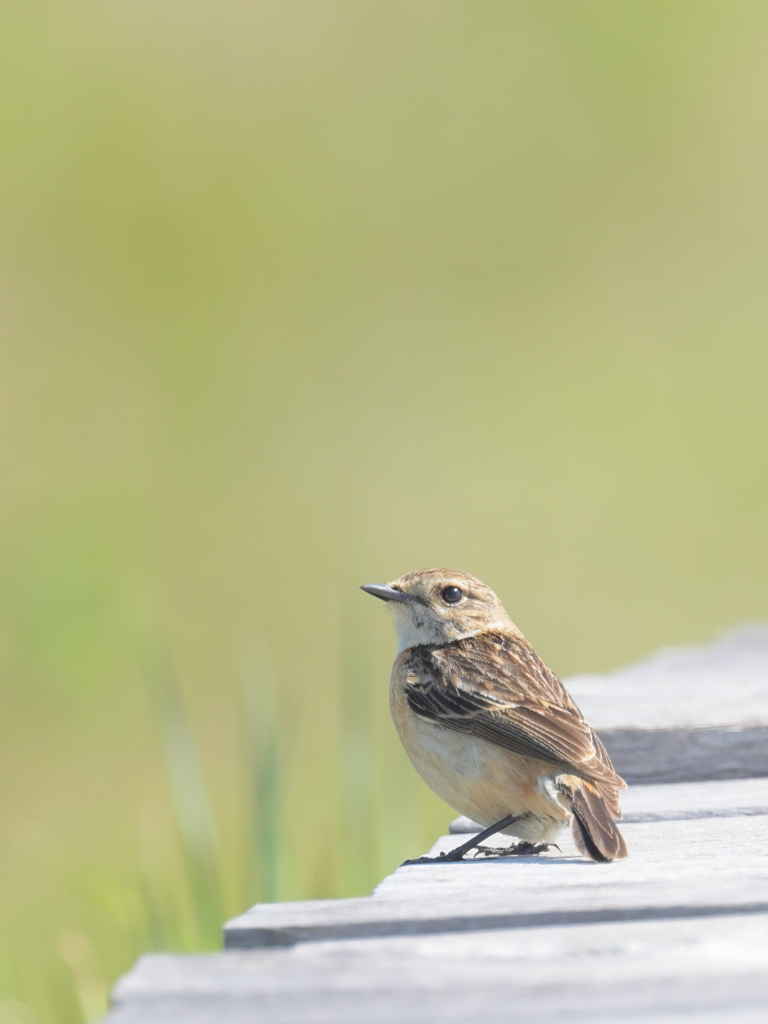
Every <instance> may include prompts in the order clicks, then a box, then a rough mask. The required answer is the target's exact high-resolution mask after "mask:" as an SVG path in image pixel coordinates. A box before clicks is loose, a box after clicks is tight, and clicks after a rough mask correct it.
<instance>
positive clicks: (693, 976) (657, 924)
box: [109, 914, 768, 1024]
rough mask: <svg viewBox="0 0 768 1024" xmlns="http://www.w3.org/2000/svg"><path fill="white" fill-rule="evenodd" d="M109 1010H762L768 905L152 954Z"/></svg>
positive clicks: (545, 1018)
mask: <svg viewBox="0 0 768 1024" xmlns="http://www.w3.org/2000/svg"><path fill="white" fill-rule="evenodd" d="M115 999H116V1003H117V1005H116V1008H115V1010H114V1011H113V1013H112V1014H111V1015H110V1018H109V1021H110V1024H133V1022H138V1021H142V1022H144V1024H161V1022H164V1024H175V1022H177V1021H178V1022H180V1021H184V1022H187V1024H213V1022H218V1021H224V1022H231V1024H239V1022H245V1021H249V1022H253V1024H262V1022H263V1024H267V1022H269V1024H289V1022H290V1024H326V1022H328V1024H330V1022H335V1024H357V1022H359V1021H361V1020H365V1021H369V1022H372V1024H378V1022H381V1024H384V1022H394V1021H397V1022H398V1024H430V1022H435V1024H437V1022H441V1024H442V1022H456V1024H458V1022H469V1021H472V1022H475V1021H477V1020H478V1019H484V1020H486V1021H488V1022H490V1024H494V1022H499V1024H501V1022H504V1024H507V1022H508V1021H510V1020H530V1021H533V1022H540V1024H545V1022H547V1024H548V1022H552V1024H554V1022H555V1021H559V1020H561V1019H564V1018H565V1019H568V1020H569V1021H598V1022H605V1024H609V1022H611V1024H612V1022H615V1021H616V1020H627V1021H633V1022H637V1024H646V1022H647V1024H650V1022H651V1021H652V1022H654V1024H660V1022H662V1024H663V1022H665V1021H668V1022H673V1021H674V1022H675V1024H682V1022H683V1021H686V1020H688V1021H692V1020H695V1021H696V1022H697V1024H725V1022H730V1021H735V1022H738V1024H753V1022H754V1024H756V1022H758V1021H760V1022H761V1024H762V1022H764V1021H765V1019H766V1016H765V1015H766V1009H765V1007H766V1004H767V1003H768V914H755V915H750V916H734V917H731V916H723V917H719V918H715V919H709V920H707V921H706V922H702V921H701V920H700V919H697V920H676V921H642V922H637V921H635V922H621V923H598V924H591V925H584V924H581V925H570V926H559V927H546V928H530V929H525V930H524V931H521V930H503V929H502V930H498V931H477V932H472V933H465V934H449V935H430V936H398V937H390V938H378V939H362V940H360V939H357V940H339V941H336V942H308V943H301V944H299V945H297V946H294V947H291V948H290V949H263V950H254V951H248V952H246V951H237V952H235V951H233V952H228V953H223V954H209V955H202V956H182V955H172V954H164V955H162V954H161V955H155V956H149V957H144V958H142V960H140V961H139V963H138V965H137V966H136V967H135V968H134V970H133V971H132V972H131V973H130V974H129V975H127V976H126V977H125V978H124V979H123V980H122V981H121V982H120V984H119V985H118V986H117V988H116V991H115Z"/></svg>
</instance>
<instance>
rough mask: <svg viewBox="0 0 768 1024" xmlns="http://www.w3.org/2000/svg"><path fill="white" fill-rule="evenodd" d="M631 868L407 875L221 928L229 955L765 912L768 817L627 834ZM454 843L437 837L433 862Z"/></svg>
mask: <svg viewBox="0 0 768 1024" xmlns="http://www.w3.org/2000/svg"><path fill="white" fill-rule="evenodd" d="M624 831H625V835H626V838H627V844H628V846H629V848H630V858H629V860H627V861H622V862H617V863H613V864H607V865H606V864H600V865H597V864H592V863H588V862H587V861H585V860H583V859H582V858H580V857H577V856H575V851H574V850H573V849H572V848H571V847H569V846H567V845H565V844H564V845H563V852H562V853H560V852H558V851H557V850H552V851H550V852H549V853H547V854H544V855H542V856H541V857H520V858H513V859H502V860H491V861H479V860H478V861H474V862H472V861H470V862H466V863H463V862H462V863H449V864H440V863H437V864H426V865H406V866H403V867H401V868H399V869H398V870H397V871H396V872H395V873H394V874H393V875H390V876H389V878H386V879H385V880H384V881H383V882H382V883H381V884H380V885H379V886H378V888H377V889H376V890H375V892H374V894H373V897H372V898H362V899H351V900H318V901H309V902H305V903H294V904H290V903H288V904H263V905H260V906H257V907H255V908H254V909H253V910H251V911H249V912H248V913H247V914H244V915H242V916H241V917H239V918H236V919H235V920H234V921H232V922H230V923H229V924H228V925H227V926H226V929H225V943H226V945H227V947H229V948H247V947H257V946H271V945H280V944H285V945H287V944H291V943H295V942H302V941H308V940H315V939H331V938H334V939H339V938H362V937H365V936H381V935H397V934H414V933H417V932H423V933H427V932H429V933H440V932H458V931H470V930H474V929H478V928H509V927H531V926H535V925H540V924H564V923H567V922H574V923H575V922H598V921H608V920H641V919H644V918H653V917H657V918H661V917H667V918H670V919H675V918H679V917H684V916H694V915H704V916H716V915H720V914H723V913H727V912H729V911H740V912H743V913H749V912H755V911H761V910H767V911H768V854H767V853H766V851H768V816H762V817H761V816H755V817H743V818H742V817H739V818H721V819H717V820H716V823H714V824H713V822H712V820H708V819H693V820H671V821H656V822H639V823H636V824H631V823H630V824H627V825H626V826H625V830H624ZM459 841H460V840H459V839H458V838H456V837H452V836H444V837H442V838H441V839H440V840H438V842H437V843H436V844H435V846H434V847H433V849H432V851H431V852H432V854H433V855H437V854H439V853H440V852H442V851H444V850H448V849H452V848H453V847H454V846H455V845H457V844H458V842H459Z"/></svg>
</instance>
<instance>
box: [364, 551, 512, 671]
mask: <svg viewBox="0 0 768 1024" xmlns="http://www.w3.org/2000/svg"><path fill="white" fill-rule="evenodd" d="M360 589H361V590H364V591H365V592H366V593H368V594H373V596H374V597H378V598H380V599H381V600H382V601H387V602H388V603H389V607H390V609H391V611H392V615H393V617H394V620H395V626H396V628H397V639H398V646H399V649H400V650H401V651H404V650H406V648H408V647H419V646H421V645H423V644H434V645H437V646H441V645H442V644H448V643H451V642H452V641H453V640H462V639H464V638H465V637H468V636H475V635H476V634H477V633H482V632H484V631H485V630H486V629H494V628H496V629H505V630H509V629H515V626H514V625H513V623H512V620H511V619H510V617H509V616H508V615H507V613H506V612H505V611H504V606H503V605H502V603H501V601H500V600H499V599H498V597H496V595H495V594H494V592H493V591H492V590H491V588H490V587H487V586H486V585H485V583H482V582H481V581H480V580H478V579H475V577H474V576H469V575H467V573H464V572H455V571H454V570H452V569H421V570H419V571H418V572H409V573H406V574H405V576H401V577H400V579H397V580H393V581H392V582H391V583H365V584H363V586H362V587H361V588H360Z"/></svg>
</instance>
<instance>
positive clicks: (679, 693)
mask: <svg viewBox="0 0 768 1024" xmlns="http://www.w3.org/2000/svg"><path fill="white" fill-rule="evenodd" d="M565 684H566V686H567V687H568V689H569V690H570V692H571V693H572V694H573V697H574V699H575V700H576V702H577V703H578V704H579V706H580V707H581V709H582V711H583V712H584V714H585V716H586V717H587V719H588V721H589V722H590V724H591V725H592V726H594V728H595V729H596V730H597V732H598V733H599V734H600V737H601V738H602V740H603V742H604V743H605V745H606V747H607V748H608V751H609V753H610V755H611V757H612V759H613V762H614V765H615V767H616V770H617V771H618V772H619V774H620V775H623V776H624V778H625V779H626V780H627V781H628V782H651V783H653V782H656V783H658V782H682V781H686V780H705V779H738V778H749V777H752V776H759V775H768V626H766V625H754V626H742V627H740V628H739V629H735V630H731V631H730V632H728V633H726V634H724V635H723V636H722V637H720V638H719V639H718V640H716V641H715V642H714V643H712V644H706V645H701V646H697V647H678V648H669V649H667V650H662V651H660V652H658V653H657V654H655V655H654V656H653V657H651V658H648V659H647V660H645V661H642V662H639V663H638V664H635V665H631V666H629V667H627V668H623V669H620V670H619V671H617V672H611V673H608V674H605V675H580V676H573V677H571V678H569V679H566V680H565Z"/></svg>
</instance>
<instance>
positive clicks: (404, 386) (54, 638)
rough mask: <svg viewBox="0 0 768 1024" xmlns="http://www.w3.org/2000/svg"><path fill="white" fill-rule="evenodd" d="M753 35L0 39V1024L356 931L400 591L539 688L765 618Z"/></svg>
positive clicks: (282, 18) (603, 17) (512, 24)
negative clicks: (477, 585)
mask: <svg viewBox="0 0 768 1024" xmlns="http://www.w3.org/2000/svg"><path fill="white" fill-rule="evenodd" d="M767 50H768V7H766V5H765V4H764V3H761V2H759V0H755V2H744V0H736V2H733V0H731V2H725V0H720V2H707V0H689V2H684V0H676V2H673V3H669V2H658V0H642V2H641V0H628V2H622V3H616V2H615V0H602V2H592V0H582V2H580V3H578V4H573V3H567V2H565V0H557V2H554V0H526V2H507V3H496V2H484V0H481V2H477V0H475V2H471V3H470V2H453V0H441V2H439V3H438V2H417V3H399V2H392V0H388V2H387V3H383V2H379V0H372V2H367V3H364V4H360V3H353V2H334V0H328V2H317V3H305V2H285V0H280V2H279V0H261V2H246V0H217V2H216V3H212V2H204V0H183V2H182V0H110V2H108V3H104V2H103V0H98V2H96V0H68V2H64V0H5V2H4V3H3V4H2V8H1V9H0V331H1V332H2V341H1V344H0V424H1V433H0V437H1V438H2V447H1V448H0V460H1V461H0V673H1V675H0V685H1V687H2V692H1V704H0V706H1V708H2V714H1V716H0V767H1V769H2V770H1V771H0V795H1V800H2V818H1V821H0V920H1V921H2V939H1V940H0V942H1V944H0V993H1V994H0V1024H30V1022H41V1024H47V1022H67V1024H69V1022H79V1021H81V1020H94V1019H97V1018H98V1017H99V1016H100V1015H101V1014H102V1013H103V1011H104V1007H105V1005H106V1003H105V999H106V993H107V991H108V988H109V986H110V984H111V983H112V981H113V979H114V978H115V977H116V975H117V974H119V973H120V972H121V971H123V970H125V969H126V968H127V967H128V966H129V965H130V963H131V962H132V961H133V959H134V958H135V957H136V956H137V955H138V954H139V953H140V952H141V951H142V950H144V949H148V948H180V949H198V948H211V947H215V945H216V944H217V942H218V927H219V924H220V922H221V920H222V919H223V918H224V917H226V916H228V915H234V914H235V913H237V912H239V911H241V910H243V909H244V908H245V907H246V906H247V905H248V903H249V902H253V901H255V900H256V899H274V898H279V899H295V898H306V897H326V896H337V895H347V894H354V893H363V892H366V891H368V890H370V888H371V887H372V886H373V885H374V884H375V883H376V882H377V881H378V880H379V879H380V878H381V876H382V875H383V874H385V873H386V872H388V871H390V870H391V869H392V868H393V867H394V866H395V865H396V864H397V863H398V862H399V861H401V860H402V859H404V858H405V857H407V856H413V855H416V854H419V853H421V852H423V850H424V848H425V847H426V845H427V844H428V843H429V842H430V840H431V839H432V838H433V837H434V835H435V834H436V833H437V832H438V831H439V830H442V829H443V828H444V826H445V824H446V822H447V820H449V818H450V817H451V812H450V810H449V809H448V808H447V807H446V806H445V805H443V804H441V803H440V802H439V801H438V800H437V798H435V797H433V796H431V795H430V794H429V793H428V792H427V791H426V789H425V787H424V786H423V785H422V783H421V782H420V781H419V780H418V778H417V777H416V775H415V773H414V772H413V771H412V769H411V768H410V766H409V765H408V764H407V762H406V759H405V756H404V754H403V753H402V752H401V751H400V749H399V747H398V743H397V740H396V737H395V736H394V732H393V729H392V727H391V725H390V723H389V721H388V711H387V677H388V670H389V664H390V662H391V660H392V656H393V653H394V635H393V630H392V629H391V627H390V624H389V622H388V620H387V615H386V610H385V608H384V607H383V606H381V605H377V603H376V602H374V601H372V599H371V598H369V597H367V596H365V595H363V594H361V593H360V592H359V591H357V589H356V588H357V585H358V584H359V583H361V582H366V581H384V580H389V579H393V578H395V577H396V576H398V575H400V574H401V573H403V572H405V571H408V570H411V569H416V568H425V567H428V566H432V565H447V566H452V567H455V568H459V569H462V570H466V571H469V572H472V573H474V574H476V575H478V576H480V577H481V578H483V579H484V580H486V581H487V582H488V583H489V584H490V585H491V586H493V587H494V589H496V590H497V591H498V592H499V594H500V596H501V597H502V599H503V600H504V601H505V603H506V605H507V607H508V609H509V611H510V613H511V614H512V616H513V618H514V619H515V620H516V621H517V623H518V625H519V626H520V627H521V629H523V631H524V632H525V633H526V634H527V635H528V636H529V638H530V639H531V641H532V642H533V643H534V646H535V647H536V648H537V650H538V651H539V652H540V653H541V654H542V655H543V656H544V657H545V658H546V659H547V660H548V661H549V662H550V664H551V665H552V666H553V668H554V669H555V670H556V671H558V672H559V673H560V674H562V675H568V674H569V673H573V672H576V671H588V670H604V669H609V668H611V667H615V666H618V665H620V664H622V663H626V662H628V661H631V660H633V659H637V658H639V657H641V656H643V655H644V654H646V653H647V652H649V651H651V650H652V649H654V648H655V647H657V646H658V645H661V644H667V643H681V642H687V641H696V640H705V639H708V638H710V637H711V636H712V635H713V634H714V633H716V632H717V631H719V630H720V629H721V628H723V627H726V626H729V625H732V624H734V623H737V622H740V621H742V620H745V619H755V618H760V617H765V616H767V615H768V591H767V590H766V586H765V578H766V568H768V534H767V531H766V513H767V512H768V475H767V473H766V468H767V465H766V463H767V461H768V460H767V456H768V385H767V383H766V372H767V371H768V345H767V344H766V338H767V337H768V287H767V285H768V276H767V275H768V187H767V182H768V62H766V59H765V54H766V51H767Z"/></svg>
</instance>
